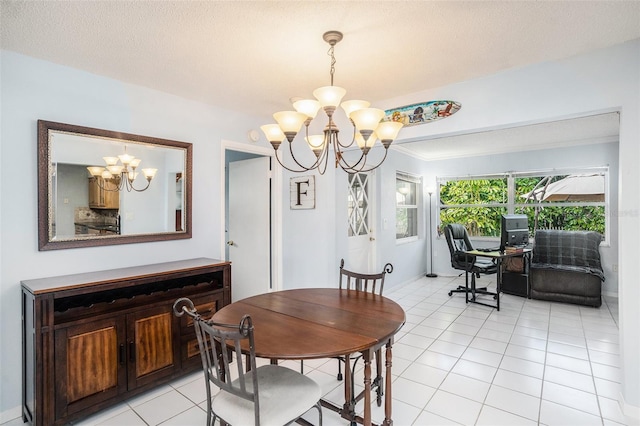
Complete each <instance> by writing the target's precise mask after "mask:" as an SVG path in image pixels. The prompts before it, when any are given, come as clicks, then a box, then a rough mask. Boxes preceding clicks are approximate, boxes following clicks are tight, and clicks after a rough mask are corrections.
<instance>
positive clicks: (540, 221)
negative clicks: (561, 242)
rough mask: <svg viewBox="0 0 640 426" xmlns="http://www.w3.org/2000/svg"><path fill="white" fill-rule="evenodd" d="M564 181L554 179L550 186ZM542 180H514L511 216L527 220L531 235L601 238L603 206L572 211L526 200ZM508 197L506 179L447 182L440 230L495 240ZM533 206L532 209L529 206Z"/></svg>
mask: <svg viewBox="0 0 640 426" xmlns="http://www.w3.org/2000/svg"><path fill="white" fill-rule="evenodd" d="M564 177H565V176H554V177H552V178H551V179H550V182H554V181H557V180H560V179H562V178H564ZM542 179H544V177H543V176H542V177H526V178H523V177H518V178H515V179H514V183H515V185H514V186H515V194H514V200H513V205H514V213H520V214H526V215H527V216H528V218H529V230H530V232H531V235H533V234H534V233H535V230H536V229H564V230H589V231H596V232H599V233H601V234H603V235H604V233H605V207H604V203H601V205H596V206H575V207H574V206H568V205H557V204H556V203H553V202H547V201H542V202H540V201H536V200H534V199H531V198H529V199H527V198H526V194H528V193H530V192H531V191H532V190H533V189H534V188H536V185H538V184H539V183H540V181H541V180H542ZM543 183H544V182H543ZM508 197H509V194H508V182H507V178H506V177H505V178H491V179H468V180H452V181H448V182H446V183H445V184H442V185H441V186H440V202H441V209H440V230H441V229H443V228H444V227H445V226H446V225H447V224H450V223H460V224H463V225H465V227H466V228H467V231H468V232H469V234H470V235H472V236H487V237H498V236H500V220H501V217H502V215H503V214H506V213H507V205H508ZM533 203H535V204H536V205H535V206H533V205H531V204H533ZM447 206H451V207H447Z"/></svg>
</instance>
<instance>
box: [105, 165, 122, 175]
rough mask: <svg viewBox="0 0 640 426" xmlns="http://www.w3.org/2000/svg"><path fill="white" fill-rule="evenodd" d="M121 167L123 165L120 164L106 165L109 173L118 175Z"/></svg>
mask: <svg viewBox="0 0 640 426" xmlns="http://www.w3.org/2000/svg"><path fill="white" fill-rule="evenodd" d="M123 169H124V167H122V166H107V170H109V173H111V174H112V175H119V174H120V173H122V170H123Z"/></svg>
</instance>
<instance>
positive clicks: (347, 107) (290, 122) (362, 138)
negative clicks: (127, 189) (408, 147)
mask: <svg viewBox="0 0 640 426" xmlns="http://www.w3.org/2000/svg"><path fill="white" fill-rule="evenodd" d="M342 37H343V36H342V33H340V32H338V31H328V32H326V33H325V34H324V35H323V39H324V40H325V41H326V42H327V43H329V45H330V46H331V47H330V48H329V52H328V54H329V55H330V56H331V69H330V75H331V85H329V86H324V87H320V88H318V89H316V90H314V91H313V96H314V97H315V99H298V100H296V101H295V102H293V108H294V110H295V111H280V112H276V113H275V114H273V118H274V119H275V121H276V123H277V124H266V125H263V126H261V127H260V128H261V129H262V131H263V133H264V134H265V136H266V138H267V140H268V141H269V142H270V143H271V146H272V147H273V149H274V151H275V157H276V159H277V160H278V163H280V165H281V166H282V167H284V168H285V169H286V170H289V171H291V172H306V171H310V170H317V171H318V172H319V173H320V174H324V173H325V171H326V168H327V164H328V158H329V151H330V150H333V152H334V155H335V166H336V168H337V167H338V166H340V167H341V168H342V169H343V170H345V171H346V172H347V173H357V172H367V171H370V170H373V169H375V168H377V167H379V166H380V165H381V164H382V163H383V162H384V160H385V159H386V157H387V153H388V149H389V146H390V145H391V143H392V142H393V141H394V140H395V139H396V138H397V136H398V133H399V131H400V129H401V128H402V123H399V122H394V121H385V112H384V111H383V110H381V109H377V108H371V107H370V103H369V102H367V101H364V100H347V101H344V102H342V99H343V98H344V97H345V95H346V93H347V91H346V90H345V89H343V88H342V87H338V86H334V85H333V75H334V72H335V56H334V47H335V45H336V44H337V43H338V42H339V41H340V40H342ZM338 106H341V107H342V109H343V110H344V113H345V114H346V116H347V117H348V118H349V122H350V123H351V125H352V126H353V131H352V136H351V138H350V139H351V140H350V141H349V142H348V143H343V142H342V141H341V140H340V138H339V136H338V134H339V129H338V127H337V125H336V123H335V122H334V120H333V115H334V113H335V112H336V109H337V108H338ZM320 109H322V110H323V111H324V113H325V115H326V117H327V119H328V122H327V124H326V126H325V128H324V131H323V133H324V134H322V135H311V134H309V126H310V124H311V122H312V121H313V120H314V119H315V118H316V116H317V114H318V111H319V110H320ZM303 125H304V127H305V128H304V139H305V141H306V146H307V147H308V148H309V149H310V150H311V151H312V152H313V154H314V156H315V161H313V162H312V163H311V164H302V162H301V161H300V160H299V159H298V158H297V156H296V154H295V153H294V144H296V146H297V145H298V144H297V143H296V142H295V138H296V135H297V134H298V133H300V131H301V129H302V126H303ZM285 139H286V140H287V143H288V145H289V149H288V151H289V153H290V157H291V159H292V160H293V161H294V163H295V165H294V166H291V167H289V166H286V165H285V164H284V157H283V158H282V159H281V157H280V155H279V152H280V151H279V147H280V145H281V144H282V143H284V140H285ZM378 140H380V144H381V145H382V147H383V148H384V156H383V157H382V159H380V160H379V161H378V162H376V163H375V164H370V162H368V161H367V160H368V158H367V156H368V155H369V153H370V151H371V150H372V149H373V148H374V147H375V146H376V142H377V141H378ZM352 146H353V147H354V148H355V147H357V148H359V150H360V157H359V159H357V161H353V162H349V161H347V160H346V159H345V156H344V155H343V154H344V152H345V149H347V148H350V147H352ZM282 155H284V154H282Z"/></svg>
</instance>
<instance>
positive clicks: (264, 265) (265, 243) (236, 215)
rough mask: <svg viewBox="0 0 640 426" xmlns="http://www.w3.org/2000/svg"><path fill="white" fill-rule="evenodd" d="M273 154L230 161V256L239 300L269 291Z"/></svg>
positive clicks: (234, 296) (235, 295)
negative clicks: (270, 164)
mask: <svg viewBox="0 0 640 426" xmlns="http://www.w3.org/2000/svg"><path fill="white" fill-rule="evenodd" d="M269 169H270V167H269V158H268V157H260V158H253V159H250V160H242V161H234V162H231V163H229V229H228V231H229V232H228V234H227V237H228V240H227V244H228V245H229V260H230V261H231V262H232V274H231V278H232V286H231V298H232V301H233V302H235V301H237V300H240V299H244V298H246V297H250V296H254V295H256V294H262V293H266V292H268V291H269V289H270V286H271V220H270V217H271V215H270V212H271V206H270V192H271V191H270V170H269Z"/></svg>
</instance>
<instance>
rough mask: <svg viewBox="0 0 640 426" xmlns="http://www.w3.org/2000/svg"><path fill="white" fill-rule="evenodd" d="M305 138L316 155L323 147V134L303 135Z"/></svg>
mask: <svg viewBox="0 0 640 426" xmlns="http://www.w3.org/2000/svg"><path fill="white" fill-rule="evenodd" d="M305 140H306V141H307V144H308V145H309V148H311V151H313V153H314V154H315V155H316V157H318V156H319V155H320V153H321V152H322V149H323V148H324V142H325V139H324V135H309V136H307V137H305Z"/></svg>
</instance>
